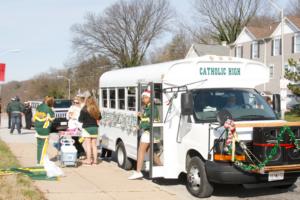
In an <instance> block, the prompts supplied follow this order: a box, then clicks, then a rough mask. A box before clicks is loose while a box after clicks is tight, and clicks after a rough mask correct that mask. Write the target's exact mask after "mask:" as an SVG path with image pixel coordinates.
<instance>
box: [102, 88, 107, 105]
mask: <svg viewBox="0 0 300 200" xmlns="http://www.w3.org/2000/svg"><path fill="white" fill-rule="evenodd" d="M102 107H103V108H107V89H102Z"/></svg>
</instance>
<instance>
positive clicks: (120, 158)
mask: <svg viewBox="0 0 300 200" xmlns="http://www.w3.org/2000/svg"><path fill="white" fill-rule="evenodd" d="M116 154H117V163H118V166H119V167H121V168H123V169H126V170H129V169H131V168H132V162H131V161H130V160H129V159H128V158H127V154H126V150H125V146H124V143H123V142H119V143H118V146H117V150H116Z"/></svg>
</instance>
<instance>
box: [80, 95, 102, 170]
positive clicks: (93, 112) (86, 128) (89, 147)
mask: <svg viewBox="0 0 300 200" xmlns="http://www.w3.org/2000/svg"><path fill="white" fill-rule="evenodd" d="M100 119H101V114H100V110H99V107H98V106H97V104H96V101H95V99H94V98H93V97H89V98H88V99H87V100H86V104H85V106H84V107H83V108H82V109H81V111H80V115H79V119H78V121H79V122H81V123H82V137H83V138H84V142H85V144H86V156H87V159H86V160H84V161H83V164H85V165H92V164H97V154H98V152H97V137H98V123H99V120H100Z"/></svg>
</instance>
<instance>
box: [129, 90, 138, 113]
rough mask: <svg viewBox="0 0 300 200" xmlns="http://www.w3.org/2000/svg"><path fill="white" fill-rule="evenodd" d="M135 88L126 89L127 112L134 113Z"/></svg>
mask: <svg viewBox="0 0 300 200" xmlns="http://www.w3.org/2000/svg"><path fill="white" fill-rule="evenodd" d="M135 94H136V92H135V87H129V88H127V108H128V110H131V111H135V110H136V105H135V104H136V103H135V102H136V96H135Z"/></svg>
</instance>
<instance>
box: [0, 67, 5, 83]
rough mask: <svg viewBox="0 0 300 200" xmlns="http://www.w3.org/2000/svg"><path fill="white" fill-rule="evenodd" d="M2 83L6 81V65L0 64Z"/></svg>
mask: <svg viewBox="0 0 300 200" xmlns="http://www.w3.org/2000/svg"><path fill="white" fill-rule="evenodd" d="M0 81H5V64H4V63H0Z"/></svg>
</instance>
